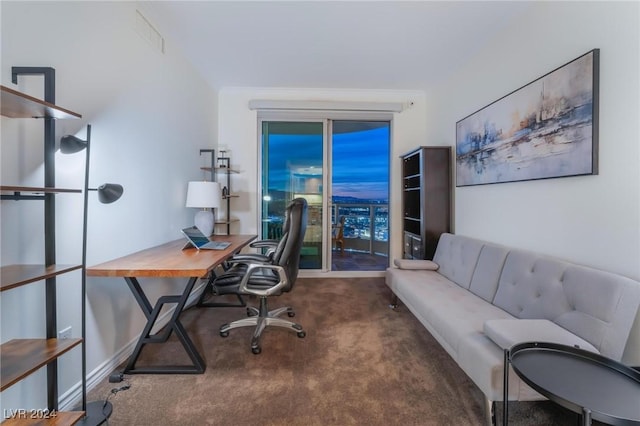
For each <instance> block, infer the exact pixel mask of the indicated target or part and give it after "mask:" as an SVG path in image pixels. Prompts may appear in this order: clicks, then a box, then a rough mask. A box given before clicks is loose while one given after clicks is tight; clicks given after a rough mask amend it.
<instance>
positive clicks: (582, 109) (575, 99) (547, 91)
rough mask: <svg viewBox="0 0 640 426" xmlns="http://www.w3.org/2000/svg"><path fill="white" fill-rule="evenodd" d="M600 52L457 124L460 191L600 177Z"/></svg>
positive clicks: (458, 184)
mask: <svg viewBox="0 0 640 426" xmlns="http://www.w3.org/2000/svg"><path fill="white" fill-rule="evenodd" d="M599 58H600V50H599V49H593V50H591V51H589V52H587V53H585V54H583V55H581V56H579V57H578V58H576V59H574V60H572V61H570V62H568V63H566V64H564V65H562V66H560V67H558V68H556V69H555V70H553V71H551V72H549V73H547V74H545V75H544V76H542V77H540V78H538V79H536V80H534V81H532V82H530V83H528V84H526V85H524V86H522V87H520V88H519V89H516V90H514V91H513V92H511V93H509V94H507V95H505V96H504V97H502V98H500V99H498V100H496V101H494V102H492V103H491V104H489V105H487V106H485V107H484V108H482V109H480V110H478V111H476V112H474V113H472V114H470V115H468V116H467V117H465V118H463V119H461V120H460V121H458V122H457V123H456V186H457V187H462V186H472V185H484V184H492V183H506V182H517V181H526V180H536V179H549V178H558V177H569V176H580V175H597V174H598V109H599V71H600V67H599V62H600V60H599Z"/></svg>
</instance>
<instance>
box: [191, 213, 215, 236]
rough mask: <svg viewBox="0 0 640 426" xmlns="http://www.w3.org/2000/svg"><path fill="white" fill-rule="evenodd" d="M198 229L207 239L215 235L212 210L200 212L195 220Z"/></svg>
mask: <svg viewBox="0 0 640 426" xmlns="http://www.w3.org/2000/svg"><path fill="white" fill-rule="evenodd" d="M194 223H195V225H196V228H198V229H199V230H200V232H202V233H203V234H204V235H206V236H207V237H208V236H210V235H211V234H213V212H211V211H210V210H200V211H199V212H198V213H196V217H195V219H194Z"/></svg>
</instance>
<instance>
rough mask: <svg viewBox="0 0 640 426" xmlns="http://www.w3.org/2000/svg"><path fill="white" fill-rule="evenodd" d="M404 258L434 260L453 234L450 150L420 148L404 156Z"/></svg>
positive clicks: (447, 148) (402, 157) (445, 148)
mask: <svg viewBox="0 0 640 426" xmlns="http://www.w3.org/2000/svg"><path fill="white" fill-rule="evenodd" d="M401 159H402V210H403V218H402V220H403V234H404V235H403V240H404V249H403V257H404V258H405V259H433V255H434V253H435V250H436V246H437V245H438V239H439V238H440V234H442V233H443V232H451V147H445V146H443V147H435V146H434V147H426V146H422V147H419V148H417V149H415V150H413V151H411V152H408V153H406V154H404V155H402V156H401Z"/></svg>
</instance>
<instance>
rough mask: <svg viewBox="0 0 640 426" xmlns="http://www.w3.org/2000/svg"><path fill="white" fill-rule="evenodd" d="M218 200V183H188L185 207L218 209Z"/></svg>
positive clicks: (219, 196)
mask: <svg viewBox="0 0 640 426" xmlns="http://www.w3.org/2000/svg"><path fill="white" fill-rule="evenodd" d="M220 198H221V195H220V184H219V183H218V182H189V186H188V188H187V203H186V207H195V208H199V209H207V208H210V209H211V208H217V207H220Z"/></svg>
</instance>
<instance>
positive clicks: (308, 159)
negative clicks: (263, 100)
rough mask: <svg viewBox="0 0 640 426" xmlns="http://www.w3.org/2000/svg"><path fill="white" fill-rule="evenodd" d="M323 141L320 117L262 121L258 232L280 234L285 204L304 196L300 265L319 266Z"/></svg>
mask: <svg viewBox="0 0 640 426" xmlns="http://www.w3.org/2000/svg"><path fill="white" fill-rule="evenodd" d="M324 141H325V123H324V122H322V121H319V122H295V121H263V122H262V235H263V238H273V239H277V238H280V237H281V235H282V218H283V216H284V209H285V208H286V206H287V204H288V203H289V201H291V200H292V199H294V198H297V197H303V198H306V200H307V202H308V204H309V209H308V217H307V232H306V234H305V238H304V245H303V247H302V256H301V259H300V268H301V269H322V267H323V260H324V259H323V252H324V250H323V247H324V245H323V216H324V215H323V211H324V209H323V200H324V196H323V195H324V191H323V189H324V179H325V178H324V171H323V170H324V146H325V142H324Z"/></svg>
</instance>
